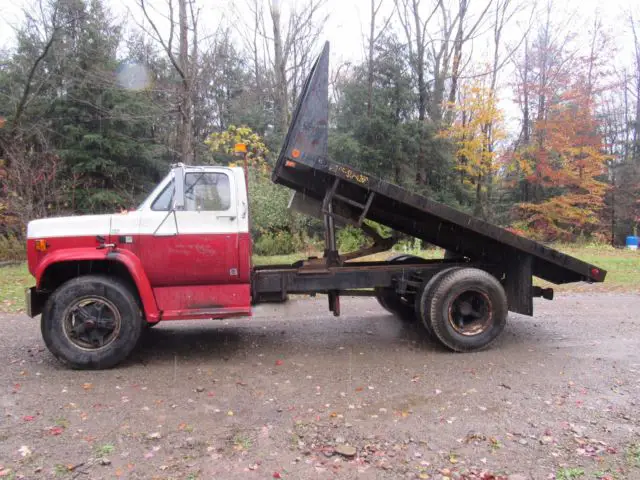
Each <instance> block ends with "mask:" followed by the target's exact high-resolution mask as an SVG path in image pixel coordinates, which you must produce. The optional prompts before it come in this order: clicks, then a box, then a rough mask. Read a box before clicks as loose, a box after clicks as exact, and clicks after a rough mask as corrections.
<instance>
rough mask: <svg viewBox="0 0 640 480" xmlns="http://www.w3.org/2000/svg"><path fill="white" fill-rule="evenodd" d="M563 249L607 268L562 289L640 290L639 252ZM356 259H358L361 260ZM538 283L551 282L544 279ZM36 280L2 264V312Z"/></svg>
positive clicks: (16, 304) (258, 260)
mask: <svg viewBox="0 0 640 480" xmlns="http://www.w3.org/2000/svg"><path fill="white" fill-rule="evenodd" d="M554 248H556V249H557V250H560V251H561V252H564V253H567V254H569V255H572V256H575V257H577V258H579V259H581V260H583V261H585V262H588V263H590V264H593V265H597V266H598V267H600V268H603V269H605V270H607V272H608V273H607V278H606V280H605V282H604V283H601V284H594V285H588V284H584V283H574V284H568V285H562V286H557V285H551V286H553V288H555V289H557V290H561V291H589V292H599V291H602V292H605V291H621V292H625V291H636V292H637V291H639V290H640V252H637V251H636V252H633V251H630V250H622V249H617V248H612V247H609V246H602V245H585V246H579V245H555V246H554ZM398 253H403V252H393V253H389V252H384V253H378V254H375V255H370V256H368V257H364V258H362V259H358V260H368V261H372V260H385V259H387V258H388V257H389V256H390V255H392V254H398ZM407 253H409V254H413V255H419V256H421V257H424V258H442V255H443V252H442V250H441V249H431V250H421V251H418V252H407ZM314 255H315V256H322V254H321V253H308V252H307V253H298V254H291V255H275V256H269V257H266V256H259V255H255V256H254V257H253V263H254V265H288V264H292V263H294V262H296V261H298V260H301V259H305V258H307V257H309V256H314ZM358 260H356V261H358ZM535 283H536V284H540V285H542V286H548V285H550V284H547V283H546V282H543V281H536V282H535ZM33 284H34V279H33V277H31V275H30V274H29V272H28V271H27V266H26V264H21V265H13V266H8V267H0V312H9V313H16V312H21V311H23V310H24V289H25V288H26V287H30V286H32V285H33Z"/></svg>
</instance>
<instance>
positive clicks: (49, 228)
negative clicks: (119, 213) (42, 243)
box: [27, 215, 114, 238]
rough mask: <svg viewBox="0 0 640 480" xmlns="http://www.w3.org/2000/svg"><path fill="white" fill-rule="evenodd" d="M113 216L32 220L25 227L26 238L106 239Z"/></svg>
mask: <svg viewBox="0 0 640 480" xmlns="http://www.w3.org/2000/svg"><path fill="white" fill-rule="evenodd" d="M113 217H114V216H113V215H81V216H77V217H53V218H43V219H40V220H33V221H31V222H29V224H28V225H27V238H54V237H88V236H96V235H103V236H104V237H105V238H106V237H108V235H109V232H110V230H111V224H112V220H113Z"/></svg>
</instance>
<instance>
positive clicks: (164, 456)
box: [0, 294, 640, 480]
mask: <svg viewBox="0 0 640 480" xmlns="http://www.w3.org/2000/svg"><path fill="white" fill-rule="evenodd" d="M639 312H640V295H633V294H592V295H589V294H562V295H561V297H560V298H558V299H556V300H555V301H553V302H547V301H544V300H540V301H536V316H535V317H534V318H528V317H521V316H518V315H511V316H510V321H509V324H508V326H507V330H506V331H505V333H504V334H503V335H502V337H501V339H500V340H499V341H498V342H497V344H495V345H494V346H493V347H492V348H491V349H490V350H488V351H485V352H479V353H473V354H453V353H450V352H448V351H446V350H444V349H443V348H441V347H439V346H438V345H437V344H436V343H434V342H432V341H430V340H428V339H427V338H425V333H424V332H423V330H422V329H421V328H418V327H417V326H415V325H407V324H404V323H402V321H401V320H399V319H397V318H395V317H393V316H392V315H390V314H388V313H386V312H385V311H384V310H382V309H381V308H380V307H379V306H378V305H377V303H376V302H375V300H372V299H366V298H357V299H343V316H342V317H340V318H334V317H331V316H330V315H329V314H328V312H327V311H326V305H325V300H324V299H323V298H322V299H321V298H318V299H305V300H295V301H293V302H291V303H289V304H287V305H285V306H277V305H276V306H271V305H269V306H261V307H259V309H258V310H257V313H256V316H255V317H254V318H252V319H246V320H244V319H242V320H233V321H224V322H214V321H210V322H200V321H198V322H177V323H169V322H167V323H166V324H163V325H159V326H158V327H156V328H154V329H152V330H150V331H148V332H146V335H145V337H144V338H143V340H142V342H141V345H140V346H139V348H138V349H137V351H136V352H135V353H134V355H133V356H132V358H131V359H130V360H129V361H127V362H126V364H124V365H122V366H120V367H119V368H117V369H113V370H109V371H100V372H80V371H70V370H66V369H65V368H63V367H62V366H60V365H59V364H58V363H57V362H56V361H55V360H54V359H53V357H52V356H51V355H50V354H49V352H48V351H47V350H46V349H45V347H44V345H43V343H42V340H41V339H40V333H39V324H38V321H37V320H33V319H29V318H27V317H26V316H24V315H3V316H1V317H0V322H1V324H2V334H1V336H0V361H1V362H2V364H3V367H2V370H1V371H0V379H1V380H0V383H1V385H2V390H1V391H0V407H1V408H2V413H3V415H2V417H1V420H0V477H4V478H28V479H32V478H61V479H62V478H80V479H99V478H123V479H124V478H128V479H129V478H130V479H142V478H144V479H152V478H158V479H165V478H167V479H168V478H175V479H196V478H197V479H214V478H216V479H217V478H220V479H235V478H242V479H244V478H247V479H251V478H257V479H265V478H291V479H294V478H295V479H307V478H308V479H323V478H358V479H370V478H434V479H439V478H447V477H448V478H451V479H454V478H463V479H474V478H483V479H491V478H510V479H517V480H522V479H536V480H537V479H549V478H557V479H559V480H560V479H574V478H584V479H587V478H589V479H592V478H609V479H614V478H615V479H640V313H639ZM349 447H353V448H349ZM494 475H495V477H494ZM507 476H508V477H507Z"/></svg>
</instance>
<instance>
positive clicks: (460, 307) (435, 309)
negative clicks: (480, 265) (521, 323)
mask: <svg viewBox="0 0 640 480" xmlns="http://www.w3.org/2000/svg"><path fill="white" fill-rule="evenodd" d="M425 293H427V292H425ZM423 299H424V303H423V305H422V311H423V312H429V318H428V319H427V318H426V317H423V321H425V322H428V323H429V325H430V326H431V330H432V331H433V333H434V334H435V335H436V337H438V339H439V340H440V341H441V342H442V343H443V344H444V345H445V346H447V347H448V348H450V349H451V350H455V351H457V352H470V351H473V350H479V349H482V348H485V347H487V346H489V345H490V344H491V343H492V342H494V341H495V340H496V338H498V336H499V335H500V333H502V331H503V330H504V327H505V325H506V323H507V314H508V306H507V297H506V294H505V292H504V289H503V288H502V285H501V284H500V282H498V280H497V279H496V278H495V277H494V276H493V275H490V274H489V273H487V272H485V271H483V270H479V269H476V268H460V269H456V270H454V271H449V272H447V273H446V274H445V275H443V276H442V278H441V279H440V280H439V281H438V282H437V284H435V286H434V288H433V290H432V293H431V294H430V295H426V296H423Z"/></svg>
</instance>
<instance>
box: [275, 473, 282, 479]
mask: <svg viewBox="0 0 640 480" xmlns="http://www.w3.org/2000/svg"><path fill="white" fill-rule="evenodd" d="M273 478H282V475H280V473H278V472H273Z"/></svg>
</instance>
